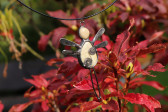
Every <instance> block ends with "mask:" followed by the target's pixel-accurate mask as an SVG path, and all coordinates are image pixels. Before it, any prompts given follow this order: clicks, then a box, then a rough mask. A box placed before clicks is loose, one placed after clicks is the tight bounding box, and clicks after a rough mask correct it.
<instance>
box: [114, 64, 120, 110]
mask: <svg viewBox="0 0 168 112" xmlns="http://www.w3.org/2000/svg"><path fill="white" fill-rule="evenodd" d="M112 68H113V71H114V75H115V78H116V79H117V80H116V81H115V82H116V90H117V92H118V91H119V79H120V77H119V75H118V73H117V70H116V69H115V68H114V67H112ZM118 105H119V112H121V100H120V98H119V97H118Z"/></svg>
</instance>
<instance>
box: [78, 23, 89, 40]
mask: <svg viewBox="0 0 168 112" xmlns="http://www.w3.org/2000/svg"><path fill="white" fill-rule="evenodd" d="M89 35H90V32H89V30H88V29H87V28H86V27H84V26H81V27H80V28H79V36H80V38H82V39H84V40H87V39H88V38H89Z"/></svg>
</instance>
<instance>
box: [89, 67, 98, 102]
mask: <svg viewBox="0 0 168 112" xmlns="http://www.w3.org/2000/svg"><path fill="white" fill-rule="evenodd" d="M89 70H90V78H91V81H92V87H93V90H94V93H95V95H96V97H97V99H98V100H100V99H101V95H100V88H99V84H98V80H97V76H96V72H95V70H94V68H93V70H94V74H95V77H96V82H97V88H98V91H99V97H98V95H97V93H96V89H95V87H94V83H93V78H92V71H91V69H89Z"/></svg>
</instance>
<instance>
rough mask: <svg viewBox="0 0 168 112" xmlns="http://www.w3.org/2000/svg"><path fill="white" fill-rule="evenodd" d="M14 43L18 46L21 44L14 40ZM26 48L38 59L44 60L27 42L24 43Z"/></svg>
mask: <svg viewBox="0 0 168 112" xmlns="http://www.w3.org/2000/svg"><path fill="white" fill-rule="evenodd" d="M14 42H15V44H16V45H18V46H21V44H20V43H19V42H18V41H17V40H14ZM24 45H25V47H26V49H27V50H28V51H29V52H31V53H32V54H33V55H34V56H36V57H37V58H38V59H40V60H42V61H46V60H45V58H44V57H43V56H41V55H40V54H38V53H37V52H36V51H35V50H33V49H32V48H31V47H30V46H29V45H28V44H27V43H25V44H24Z"/></svg>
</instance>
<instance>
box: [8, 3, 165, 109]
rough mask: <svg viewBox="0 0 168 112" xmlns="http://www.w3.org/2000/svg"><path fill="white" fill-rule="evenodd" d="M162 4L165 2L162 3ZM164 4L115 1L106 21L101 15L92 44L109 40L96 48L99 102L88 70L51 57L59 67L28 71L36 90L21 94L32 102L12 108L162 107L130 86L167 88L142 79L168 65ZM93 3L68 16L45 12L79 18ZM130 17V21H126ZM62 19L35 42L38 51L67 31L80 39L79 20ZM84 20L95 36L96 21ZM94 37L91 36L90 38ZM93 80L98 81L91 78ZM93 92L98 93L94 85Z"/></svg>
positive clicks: (58, 14) (60, 14)
mask: <svg viewBox="0 0 168 112" xmlns="http://www.w3.org/2000/svg"><path fill="white" fill-rule="evenodd" d="M165 4H168V3H167V2H165ZM165 4H164V2H163V1H157V0H148V1H146V0H140V1H139V0H129V1H128V0H120V1H118V2H117V3H116V4H115V6H116V7H118V8H116V7H115V10H116V12H115V13H111V14H110V15H109V16H108V17H107V20H104V21H103V20H102V21H103V22H104V23H106V24H104V25H105V27H107V28H108V31H107V32H106V34H104V35H102V39H101V40H98V41H97V42H96V43H95V44H98V43H100V42H101V41H108V45H107V46H106V47H105V48H100V49H98V55H99V61H98V64H97V65H96V66H95V70H96V73H97V77H98V83H99V86H100V92H101V96H102V99H101V100H100V101H98V99H97V98H96V96H95V95H94V91H93V88H92V84H91V81H90V80H91V78H90V76H89V70H86V69H84V68H82V67H81V66H80V65H79V63H78V60H77V59H76V58H74V57H65V58H56V59H50V60H49V61H48V62H47V64H48V65H49V66H56V67H58V69H54V70H51V71H49V72H47V73H44V74H40V75H39V76H32V77H33V79H25V80H26V81H27V82H29V83H31V84H33V85H34V86H35V89H34V90H33V89H32V88H30V89H29V90H28V91H27V92H26V93H25V95H24V96H25V97H27V98H29V99H30V101H29V102H28V103H25V104H20V105H15V106H13V107H12V108H11V109H10V111H11V112H13V111H16V110H17V109H20V110H21V109H22V110H24V109H25V108H26V107H27V106H29V105H31V104H34V108H33V111H35V110H42V111H61V112H64V111H66V112H69V111H70V112H73V111H89V110H99V111H117V112H118V111H120V112H121V111H122V112H125V111H128V108H127V102H131V103H134V104H135V105H134V110H136V111H139V108H138V107H137V104H138V105H142V106H143V107H145V108H146V110H147V111H151V112H154V111H155V109H157V108H161V105H160V103H159V101H157V100H156V99H154V98H153V97H151V96H148V95H146V94H140V93H128V90H130V89H133V90H135V89H137V88H139V87H140V86H142V85H148V86H151V87H153V88H155V89H158V90H161V91H162V90H164V89H165V87H164V86H162V85H161V84H160V83H159V82H156V81H147V80H146V76H154V75H151V73H150V72H151V71H157V72H164V71H166V69H165V68H164V66H163V65H166V64H167V55H168V49H167V45H168V44H167V40H166V39H165V38H163V34H164V33H165V32H166V31H163V30H160V29H159V24H160V23H165V24H167V23H166V22H165V20H166V18H168V16H167V15H165V14H166V13H167V11H166V10H167V7H166V5H165ZM95 7H99V5H97V4H96V5H95V4H94V5H91V6H88V7H86V8H84V9H83V10H82V11H80V13H79V12H78V10H77V9H76V8H74V9H73V13H72V14H71V15H67V13H65V12H64V11H62V10H58V11H47V12H48V14H49V15H51V16H54V17H62V18H78V17H82V16H83V15H85V14H87V12H88V11H90V10H92V9H95ZM107 13H108V12H107ZM132 18H134V19H132ZM160 18H162V19H160ZM128 20H129V21H130V25H128ZM61 22H62V23H63V24H64V25H65V26H66V27H58V28H56V29H54V30H53V31H51V32H50V33H49V34H48V35H44V36H42V37H41V39H40V40H39V42H38V45H39V49H40V50H42V51H44V50H45V48H46V45H47V43H48V41H49V39H51V40H52V44H53V46H54V47H55V48H58V47H59V39H60V38H62V37H64V36H65V35H68V34H72V35H74V37H75V39H74V40H73V41H75V42H77V43H80V41H81V40H80V39H79V37H78V34H77V29H78V27H79V26H80V24H79V23H78V22H77V21H63V20H61ZM120 22H123V24H124V25H125V26H124V27H120V28H119V27H118V26H119V23H120ZM85 23H86V24H85V25H86V26H87V28H88V29H89V30H90V32H91V35H94V34H95V32H97V30H98V26H97V24H96V22H95V20H92V19H89V20H86V21H85ZM163 27H166V25H163ZM122 31H124V32H122ZM118 32H119V33H120V34H119V35H117V36H116V38H115V37H114V35H115V33H118ZM121 32H122V33H121ZM109 35H110V36H109ZM142 37H143V38H142ZM92 38H93V36H91V37H90V39H92ZM112 40H115V41H112ZM163 40H164V41H163ZM160 54H162V55H160ZM148 56H153V58H150V59H148ZM142 59H143V60H142ZM144 60H145V61H144ZM146 61H147V62H146ZM160 62H161V63H160ZM163 62H165V63H163ZM153 63H154V64H153ZM93 82H94V84H96V81H95V78H93ZM95 87H96V86H95ZM96 92H97V93H98V91H97V90H96ZM161 98H162V97H161Z"/></svg>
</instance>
